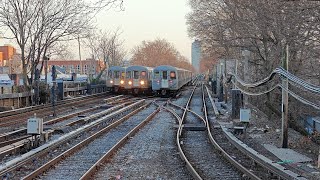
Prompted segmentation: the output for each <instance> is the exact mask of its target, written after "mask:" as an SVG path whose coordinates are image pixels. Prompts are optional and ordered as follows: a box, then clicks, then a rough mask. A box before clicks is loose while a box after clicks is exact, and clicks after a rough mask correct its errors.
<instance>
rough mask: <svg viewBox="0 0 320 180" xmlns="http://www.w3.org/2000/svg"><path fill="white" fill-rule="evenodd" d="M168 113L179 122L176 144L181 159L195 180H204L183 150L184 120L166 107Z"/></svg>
mask: <svg viewBox="0 0 320 180" xmlns="http://www.w3.org/2000/svg"><path fill="white" fill-rule="evenodd" d="M164 108H165V109H166V110H167V111H168V112H170V113H171V114H172V115H173V116H174V117H175V118H176V119H177V120H178V122H179V128H178V131H177V135H176V143H177V146H178V150H179V155H180V157H181V159H182V160H183V161H184V162H185V163H186V167H187V169H188V171H189V172H190V173H191V175H192V177H193V178H194V179H197V180H202V178H201V176H200V175H199V174H198V172H197V171H196V169H195V168H194V167H193V166H192V164H191V163H190V161H189V160H188V158H187V157H186V155H185V154H184V152H183V150H182V147H181V145H180V134H181V133H180V132H181V131H182V128H183V126H182V119H181V118H180V117H179V115H178V114H177V113H176V112H174V111H173V110H171V109H169V108H167V107H164Z"/></svg>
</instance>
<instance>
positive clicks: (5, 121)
mask: <svg viewBox="0 0 320 180" xmlns="http://www.w3.org/2000/svg"><path fill="white" fill-rule="evenodd" d="M93 98H96V97H90V98H83V97H82V98H81V99H80V100H77V99H71V100H72V101H70V102H67V103H60V104H58V105H57V108H58V109H57V110H56V111H58V110H59V109H63V108H64V107H63V106H71V105H79V104H83V102H87V101H90V100H91V99H93ZM97 100H98V99H97ZM51 108H52V107H51V106H43V107H42V108H39V109H35V110H30V111H27V112H25V113H27V114H23V115H22V114H15V115H12V116H7V117H4V118H2V119H0V120H1V121H0V126H3V127H5V126H9V125H16V124H22V123H23V122H25V121H24V120H23V118H24V117H26V116H33V114H34V113H36V114H38V116H39V115H40V116H46V115H48V112H51Z"/></svg>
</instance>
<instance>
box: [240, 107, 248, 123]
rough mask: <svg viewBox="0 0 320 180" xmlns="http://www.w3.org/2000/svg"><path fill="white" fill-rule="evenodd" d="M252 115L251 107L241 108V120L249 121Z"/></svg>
mask: <svg viewBox="0 0 320 180" xmlns="http://www.w3.org/2000/svg"><path fill="white" fill-rule="evenodd" d="M250 117H251V109H240V122H249V121H250Z"/></svg>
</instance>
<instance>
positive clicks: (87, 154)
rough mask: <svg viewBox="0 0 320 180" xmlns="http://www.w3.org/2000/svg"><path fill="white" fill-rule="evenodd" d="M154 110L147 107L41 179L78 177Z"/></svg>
mask: <svg viewBox="0 0 320 180" xmlns="http://www.w3.org/2000/svg"><path fill="white" fill-rule="evenodd" d="M154 110H155V107H154V106H152V107H149V108H147V109H144V110H142V111H141V112H139V113H137V114H136V115H134V116H133V117H131V118H129V119H128V120H127V121H125V122H124V123H122V124H121V125H119V126H118V127H117V128H115V129H112V130H110V132H108V133H106V134H105V135H102V136H101V137H99V138H97V139H95V140H94V141H93V142H91V143H90V144H88V145H87V146H86V147H84V148H82V149H81V150H80V151H78V152H76V153H75V154H74V155H72V156H70V157H68V158H66V159H65V160H64V161H63V162H62V163H59V164H58V165H56V166H55V168H54V169H51V171H49V172H47V173H46V175H45V176H43V177H41V179H79V178H80V177H81V176H82V175H83V174H84V173H85V172H86V171H87V170H88V169H89V168H90V167H91V166H92V165H93V164H94V163H95V162H96V161H97V160H98V159H99V158H100V157H102V156H103V154H104V153H106V151H108V150H109V149H110V148H111V147H112V146H114V145H115V143H117V142H118V141H119V140H120V139H121V138H122V137H123V136H124V135H126V134H127V133H128V132H129V131H130V130H131V129H132V128H134V127H135V126H136V125H138V124H139V123H140V122H141V121H142V120H143V119H145V118H146V117H147V116H148V115H149V114H151V113H152V112H153V111H154Z"/></svg>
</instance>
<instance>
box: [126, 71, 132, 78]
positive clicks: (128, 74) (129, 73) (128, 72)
mask: <svg viewBox="0 0 320 180" xmlns="http://www.w3.org/2000/svg"><path fill="white" fill-rule="evenodd" d="M126 77H127V78H129V79H130V78H131V71H127V76H126Z"/></svg>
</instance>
